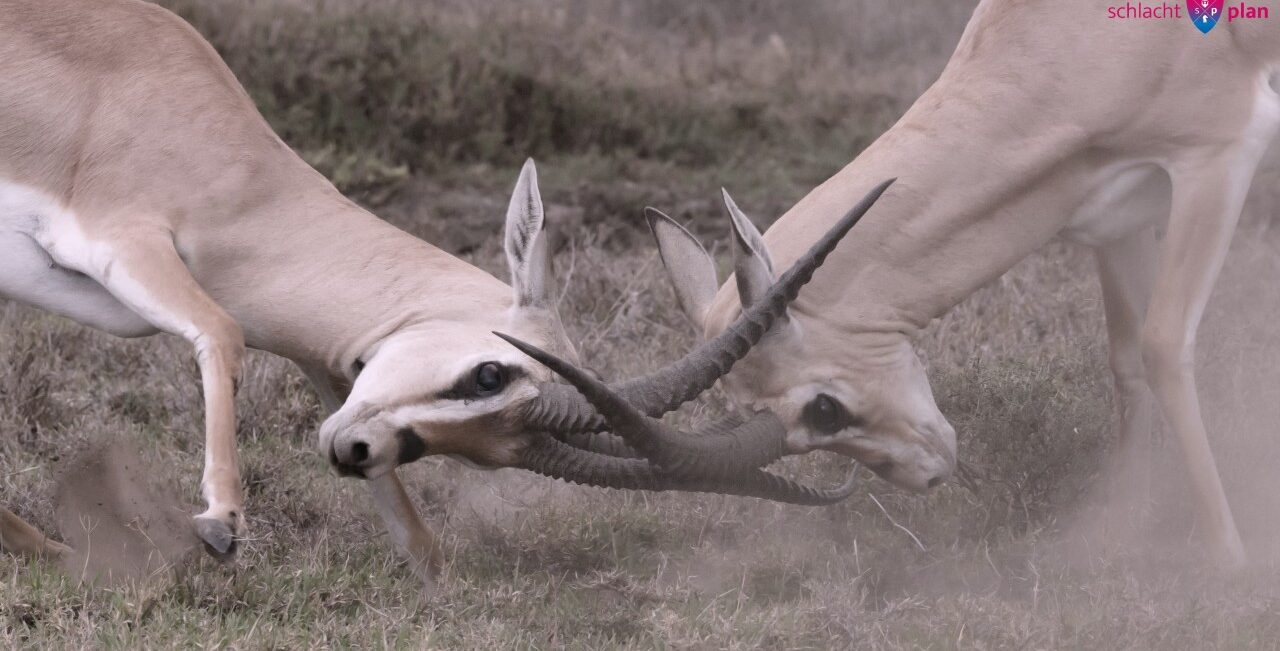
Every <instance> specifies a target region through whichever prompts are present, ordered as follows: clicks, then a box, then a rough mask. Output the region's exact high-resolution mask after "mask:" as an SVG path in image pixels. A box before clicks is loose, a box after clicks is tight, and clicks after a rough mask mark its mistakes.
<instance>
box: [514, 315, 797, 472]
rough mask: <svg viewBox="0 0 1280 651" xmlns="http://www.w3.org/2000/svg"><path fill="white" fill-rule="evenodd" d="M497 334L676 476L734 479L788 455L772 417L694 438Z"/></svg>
mask: <svg viewBox="0 0 1280 651" xmlns="http://www.w3.org/2000/svg"><path fill="white" fill-rule="evenodd" d="M494 334H496V335H497V336H499V337H502V338H503V339H504V340H505V341H507V342H508V343H510V344H511V345H512V346H515V347H516V348H518V349H520V351H521V352H523V353H524V354H526V355H528V356H530V357H532V358H534V359H536V360H538V361H539V362H541V363H542V364H543V365H544V366H546V367H547V368H549V369H551V370H552V371H555V372H556V374H558V375H560V376H561V377H563V378H564V379H566V380H568V381H569V383H571V384H572V385H573V386H574V387H575V388H576V389H577V390H578V391H579V392H580V393H581V395H582V396H584V397H585V398H586V399H587V401H588V402H590V403H591V405H592V406H593V407H595V409H596V411H597V412H599V413H600V414H601V415H602V416H603V417H604V419H605V421H607V422H608V424H609V428H610V429H611V430H612V431H613V432H614V433H615V434H617V435H618V436H620V437H622V439H623V440H624V441H625V442H626V444H627V445H628V446H629V447H631V448H634V449H635V450H636V451H637V452H639V453H640V454H642V455H644V456H645V458H647V459H648V460H649V461H651V462H652V463H653V464H654V465H655V466H657V467H658V468H659V469H660V470H662V471H663V472H664V473H667V474H669V475H671V476H672V477H676V478H678V479H693V478H709V477H721V478H726V479H731V478H734V477H737V476H739V475H740V474H741V473H742V472H743V471H744V470H751V469H755V468H758V467H760V466H763V465H767V464H770V463H773V462H774V461H776V460H778V459H780V458H781V457H782V456H783V455H784V454H786V446H785V438H786V434H787V428H786V426H785V425H784V424H783V423H782V421H781V420H779V419H778V417H777V416H775V415H774V414H773V413H772V412H768V411H761V412H757V413H756V414H754V415H753V416H752V417H751V419H750V420H748V421H746V422H740V421H736V420H733V421H721V422H720V423H717V424H715V425H713V426H712V427H710V428H708V429H706V430H704V431H703V432H701V433H700V435H696V436H690V435H688V434H685V433H682V432H679V431H676V430H673V429H671V428H669V427H667V426H666V425H664V424H663V423H662V421H659V420H657V419H655V418H652V417H649V416H646V415H644V414H643V413H641V412H640V410H639V409H636V408H635V406H633V405H632V404H631V403H630V402H628V401H627V400H626V399H625V398H623V397H622V395H621V394H620V393H617V392H615V391H614V390H613V389H611V388H609V386H608V385H606V384H605V383H603V382H601V381H600V380H597V379H596V378H595V377H594V376H592V375H590V374H589V373H586V372H584V371H583V370H582V369H580V368H578V367H577V366H574V365H573V364H571V363H569V362H567V361H565V360H563V359H561V358H559V357H557V356H555V355H553V354H551V353H549V352H547V351H545V350H542V349H540V348H538V347H536V346H532V345H530V344H527V343H525V342H523V341H520V340H519V339H516V338H514V337H511V336H509V335H504V334H502V333H494Z"/></svg>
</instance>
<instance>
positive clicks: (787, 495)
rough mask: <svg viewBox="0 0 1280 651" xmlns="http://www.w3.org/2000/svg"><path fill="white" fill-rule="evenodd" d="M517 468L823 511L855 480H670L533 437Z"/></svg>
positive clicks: (744, 476)
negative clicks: (821, 483)
mask: <svg viewBox="0 0 1280 651" xmlns="http://www.w3.org/2000/svg"><path fill="white" fill-rule="evenodd" d="M517 466H518V467H520V468H523V469H525V470H530V471H533V472H536V473H538V474H541V475H546V476H548V477H554V478H556V479H561V480H564V481H567V482H572V483H575V484H583V485H586V486H599V487H602V488H618V489H626V490H648V491H670V490H678V491H688V492H701V493H719V494H723V495H740V496H744V497H759V498H762V499H768V500H773V501H775V502H785V503H788V504H800V505H807V506H824V505H828V504H834V503H836V502H839V501H841V500H843V499H845V498H847V497H848V496H849V495H851V494H853V490H854V486H855V483H854V480H855V479H856V474H855V473H854V472H851V473H850V475H849V477H848V479H847V480H846V481H845V483H844V484H842V485H841V486H839V487H838V488H834V489H822V488H813V487H811V486H805V485H804V484H800V483H798V482H795V481H792V480H790V479H787V478H785V477H780V476H778V475H775V474H772V473H770V472H768V471H764V470H760V469H752V470H750V471H748V472H744V473H741V474H740V475H738V476H736V477H733V478H724V477H709V478H688V479H681V478H677V477H672V476H670V475H667V474H665V473H663V472H662V471H660V470H659V469H657V468H655V467H654V466H653V465H652V464H650V463H649V462H648V461H645V460H643V459H624V458H619V457H614V456H608V455H604V454H597V453H594V452H588V451H586V450H582V449H579V448H576V447H573V446H571V445H568V444H566V443H563V442H561V441H559V440H557V439H555V438H554V437H552V436H551V435H549V434H546V433H542V432H539V433H537V434H534V435H533V436H532V438H531V440H530V442H529V445H527V446H526V447H525V448H524V451H523V452H522V454H521V457H520V460H519V462H518V464H517Z"/></svg>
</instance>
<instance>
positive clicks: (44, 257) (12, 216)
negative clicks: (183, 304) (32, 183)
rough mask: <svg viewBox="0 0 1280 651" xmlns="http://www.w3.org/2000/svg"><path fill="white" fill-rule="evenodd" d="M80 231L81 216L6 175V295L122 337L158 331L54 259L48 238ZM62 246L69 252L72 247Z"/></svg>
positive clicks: (0, 220)
mask: <svg viewBox="0 0 1280 651" xmlns="http://www.w3.org/2000/svg"><path fill="white" fill-rule="evenodd" d="M76 230H78V229H77V228H75V215H73V214H72V213H70V212H69V211H67V210H64V209H63V208H62V207H61V206H59V205H58V203H57V202H56V201H54V200H52V199H51V198H49V197H48V196H46V195H44V194H43V193H41V192H39V191H37V190H35V189H33V188H30V187H28V186H25V185H21V184H18V183H13V182H11V181H6V180H4V179H0V297H3V298H8V299H12V300H15V301H19V302H22V303H27V304H29V305H33V306H36V307H39V308H42V309H44V310H48V311H49V312H53V313H54V314H60V315H62V316H66V317H70V318H71V319H74V320H76V321H78V322H80V323H83V324H84V325H87V326H90V327H93V328H97V329H99V330H104V331H106V332H109V333H111V334H114V335H117V336H121V337H141V336H146V335H150V334H154V333H155V332H156V329H155V328H154V327H152V326H151V324H149V323H147V321H145V320H144V319H143V318H142V317H140V316H138V315H137V314H136V313H134V312H133V311H132V310H130V309H129V308H127V307H125V306H124V305H123V304H121V303H120V301H118V300H116V299H115V297H113V296H112V295H111V293H110V292H108V291H107V290H106V289H105V288H104V287H103V286H102V285H100V284H98V283H97V282H96V281H94V280H93V279H92V278H89V277H88V276H85V275H83V274H80V273H77V272H75V271H72V270H70V269H68V268H66V267H65V266H62V265H59V264H57V263H55V262H54V260H53V258H52V257H51V256H50V254H49V250H48V249H47V248H46V245H45V244H42V242H44V241H48V240H50V238H55V237H57V236H58V235H57V234H58V233H65V232H68V231H76ZM51 243H54V244H57V241H56V240H53V241H52V242H51ZM68 244H70V243H68ZM58 248H59V250H60V252H63V253H65V252H66V250H67V247H62V246H59V247H58Z"/></svg>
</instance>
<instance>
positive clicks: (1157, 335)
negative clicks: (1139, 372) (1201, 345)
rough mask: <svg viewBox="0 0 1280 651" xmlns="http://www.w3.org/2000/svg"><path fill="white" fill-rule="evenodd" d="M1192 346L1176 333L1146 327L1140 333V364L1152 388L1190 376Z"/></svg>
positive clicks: (1192, 358) (1192, 361)
mask: <svg viewBox="0 0 1280 651" xmlns="http://www.w3.org/2000/svg"><path fill="white" fill-rule="evenodd" d="M1193 363H1194V347H1193V346H1192V345H1191V344H1190V343H1189V342H1187V341H1186V340H1185V339H1184V338H1183V337H1182V336H1180V335H1178V334H1170V333H1168V332H1166V331H1163V330H1160V329H1154V328H1148V329H1147V330H1145V331H1143V333H1142V366H1143V370H1144V372H1145V374H1146V377H1147V382H1148V383H1149V384H1150V385H1151V386H1152V387H1153V388H1154V387H1157V386H1160V385H1161V384H1165V383H1167V382H1170V381H1174V380H1176V379H1178V378H1185V377H1190V376H1191V373H1192V368H1193Z"/></svg>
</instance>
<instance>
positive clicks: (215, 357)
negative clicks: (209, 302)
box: [194, 317, 244, 377]
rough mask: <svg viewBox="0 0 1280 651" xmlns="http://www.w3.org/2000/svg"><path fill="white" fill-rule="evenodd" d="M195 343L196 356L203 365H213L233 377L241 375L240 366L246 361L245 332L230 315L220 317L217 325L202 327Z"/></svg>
mask: <svg viewBox="0 0 1280 651" xmlns="http://www.w3.org/2000/svg"><path fill="white" fill-rule="evenodd" d="M194 343H195V347H196V357H197V358H198V359H199V361H200V365H201V366H202V367H203V366H205V365H213V366H215V367H217V368H220V369H223V370H225V371H226V372H228V373H230V374H231V376H232V377H238V376H239V375H240V367H241V365H242V363H243V362H244V332H243V331H242V330H241V329H240V325H239V324H237V323H236V322H235V321H232V320H231V318H230V317H226V318H224V319H219V320H218V321H217V322H216V324H215V325H212V326H209V327H206V328H204V329H202V330H201V332H200V334H199V335H197V336H196V338H195V341H194Z"/></svg>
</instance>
